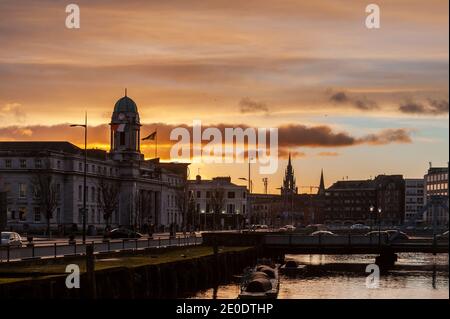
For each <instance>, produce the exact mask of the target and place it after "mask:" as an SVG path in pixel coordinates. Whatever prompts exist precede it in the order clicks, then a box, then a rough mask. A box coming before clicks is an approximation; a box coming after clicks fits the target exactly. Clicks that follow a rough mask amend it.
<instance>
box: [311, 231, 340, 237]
mask: <svg viewBox="0 0 450 319" xmlns="http://www.w3.org/2000/svg"><path fill="white" fill-rule="evenodd" d="M310 236H337V235H336V234H335V233H333V232H330V231H328V230H318V231H315V232H313V233H312V234H311V235H310Z"/></svg>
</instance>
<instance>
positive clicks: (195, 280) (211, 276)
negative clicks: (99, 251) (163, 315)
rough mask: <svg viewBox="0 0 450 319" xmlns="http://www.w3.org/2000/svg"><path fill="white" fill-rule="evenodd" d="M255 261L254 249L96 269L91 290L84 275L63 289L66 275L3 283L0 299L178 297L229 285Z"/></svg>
mask: <svg viewBox="0 0 450 319" xmlns="http://www.w3.org/2000/svg"><path fill="white" fill-rule="evenodd" d="M257 258H258V252H257V249H255V248H248V249H244V250H238V251H226V252H219V253H218V254H217V255H214V254H211V255H208V256H203V257H198V258H192V259H186V260H178V261H173V262H167V263H160V264H154V265H144V266H139V267H115V268H108V269H102V270H96V271H95V276H94V277H95V284H94V285H93V286H94V287H95V288H94V289H91V287H92V285H91V282H90V281H89V280H88V276H87V274H86V273H82V274H81V276H80V288H79V289H76V288H72V289H68V288H67V287H66V284H65V280H66V276H67V275H59V276H52V277H46V278H37V279H31V280H26V281H19V282H12V283H4V284H1V285H0V299H8V298H9V299H29V298H32V299H72V298H74V299H81V298H98V299H118V298H121V299H145V298H155V299H166V298H179V297H183V296H189V295H190V294H194V293H195V292H197V291H199V290H202V289H208V288H213V287H215V286H217V285H219V284H221V283H227V282H230V281H231V280H232V278H233V275H236V274H240V273H242V271H243V269H244V268H246V267H248V266H251V265H254V264H255V263H256V260H257Z"/></svg>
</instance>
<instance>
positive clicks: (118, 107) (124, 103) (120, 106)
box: [114, 95, 137, 113]
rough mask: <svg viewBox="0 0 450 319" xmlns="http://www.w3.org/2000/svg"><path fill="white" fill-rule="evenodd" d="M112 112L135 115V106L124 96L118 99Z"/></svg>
mask: <svg viewBox="0 0 450 319" xmlns="http://www.w3.org/2000/svg"><path fill="white" fill-rule="evenodd" d="M114 112H117V113H137V105H136V103H135V102H134V101H133V100H132V99H131V98H129V97H128V96H126V95H125V96H124V97H122V98H120V99H119V100H118V101H117V102H116V104H115V105H114Z"/></svg>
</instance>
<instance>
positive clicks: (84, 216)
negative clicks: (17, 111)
mask: <svg viewBox="0 0 450 319" xmlns="http://www.w3.org/2000/svg"><path fill="white" fill-rule="evenodd" d="M70 127H84V170H83V171H84V174H83V216H82V217H83V244H85V243H86V215H87V209H86V195H87V190H86V188H87V186H86V179H87V112H85V113H84V124H71V125H70Z"/></svg>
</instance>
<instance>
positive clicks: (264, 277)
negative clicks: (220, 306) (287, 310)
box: [239, 265, 280, 299]
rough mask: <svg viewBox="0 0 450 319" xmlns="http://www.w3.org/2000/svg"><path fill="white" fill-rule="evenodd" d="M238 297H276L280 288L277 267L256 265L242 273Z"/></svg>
mask: <svg viewBox="0 0 450 319" xmlns="http://www.w3.org/2000/svg"><path fill="white" fill-rule="evenodd" d="M243 278H244V280H243V282H242V284H241V292H240V294H239V299H276V298H277V296H278V290H279V288H280V280H279V277H278V269H277V268H276V267H274V268H273V267H271V266H268V265H258V266H256V267H255V268H253V269H251V270H250V271H248V272H247V273H246V274H245V275H244V277H243Z"/></svg>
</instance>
